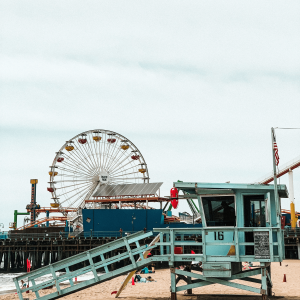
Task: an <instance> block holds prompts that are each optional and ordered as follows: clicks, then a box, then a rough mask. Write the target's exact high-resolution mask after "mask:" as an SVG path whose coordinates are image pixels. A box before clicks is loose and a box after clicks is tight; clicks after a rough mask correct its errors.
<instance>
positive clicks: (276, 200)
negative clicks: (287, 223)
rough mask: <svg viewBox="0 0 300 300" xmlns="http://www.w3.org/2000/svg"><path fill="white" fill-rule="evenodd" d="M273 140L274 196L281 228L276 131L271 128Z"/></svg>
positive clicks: (277, 218)
mask: <svg viewBox="0 0 300 300" xmlns="http://www.w3.org/2000/svg"><path fill="white" fill-rule="evenodd" d="M271 139H272V159H273V176H274V194H275V195H274V196H275V204H276V225H277V226H278V225H280V228H281V220H280V211H279V209H280V208H279V207H280V206H279V197H278V188H277V174H276V162H275V149H274V143H276V137H275V130H274V128H273V127H272V128H271Z"/></svg>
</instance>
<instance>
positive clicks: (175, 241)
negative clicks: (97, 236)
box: [14, 182, 288, 300]
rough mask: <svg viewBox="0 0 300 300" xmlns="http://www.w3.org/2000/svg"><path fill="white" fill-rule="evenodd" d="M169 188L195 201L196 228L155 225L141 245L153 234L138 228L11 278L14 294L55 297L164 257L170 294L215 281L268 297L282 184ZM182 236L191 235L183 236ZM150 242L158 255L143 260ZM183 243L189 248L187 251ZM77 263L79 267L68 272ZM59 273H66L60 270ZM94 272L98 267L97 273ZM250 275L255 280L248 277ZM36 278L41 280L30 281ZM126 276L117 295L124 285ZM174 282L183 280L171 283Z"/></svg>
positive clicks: (278, 245)
mask: <svg viewBox="0 0 300 300" xmlns="http://www.w3.org/2000/svg"><path fill="white" fill-rule="evenodd" d="M174 186H175V187H176V188H177V189H178V190H181V191H183V192H184V193H185V195H184V196H180V197H179V198H181V199H185V198H188V199H197V201H198V205H199V210H200V214H201V218H202V228H199V227H198V228H156V229H154V230H153V231H154V232H157V233H158V236H159V239H158V237H157V238H156V240H155V243H152V244H150V245H149V247H146V246H143V247H140V244H139V241H140V240H141V239H143V238H145V237H148V236H151V235H152V236H153V235H154V234H153V232H149V233H144V232H140V233H137V234H133V235H129V236H128V237H124V238H121V239H119V240H116V241H114V242H111V243H107V244H106V245H103V246H100V247H97V248H94V249H92V250H89V251H86V252H83V253H81V254H78V255H75V256H73V257H70V258H67V259H65V260H62V261H60V262H57V263H54V264H52V265H50V266H46V267H43V268H41V269H39V270H36V271H33V272H30V273H28V274H24V275H22V276H19V277H16V278H15V279H14V281H15V284H16V288H17V291H18V295H19V297H20V299H23V298H22V293H24V292H26V291H27V290H32V291H34V292H35V294H36V297H37V298H38V299H56V298H60V297H63V296H65V295H68V294H70V293H74V292H76V291H78V290H81V289H84V288H87V287H90V286H92V285H95V284H101V282H103V281H106V280H109V279H112V278H114V277H116V276H119V275H122V274H125V273H128V272H130V273H129V275H128V278H130V276H132V274H133V273H134V272H133V271H134V270H136V269H139V268H141V267H143V266H146V265H148V264H150V263H152V262H154V261H167V262H168V263H169V266H170V270H171V299H172V300H175V299H176V293H177V292H179V291H182V290H187V292H188V293H191V292H192V289H193V288H196V287H201V286H206V285H210V284H214V283H219V284H222V285H226V286H230V287H235V288H239V289H243V290H246V291H251V292H255V293H258V294H262V297H263V299H266V297H267V295H271V294H272V281H271V266H270V264H271V262H280V261H282V260H283V259H284V251H283V249H284V245H283V233H282V230H281V223H280V198H286V197H288V193H287V188H286V186H285V185H278V186H277V187H275V190H274V186H273V185H261V184H251V185H248V184H227V183H224V184H223V183H222V184H215V183H195V182H176V183H174ZM186 237H189V238H190V237H192V238H193V239H192V240H189V241H187V240H186ZM124 245H125V246H126V248H127V252H125V253H122V254H119V255H116V256H112V257H109V256H107V254H108V253H110V251H111V250H115V249H118V248H119V247H123V246H124ZM156 246H159V247H160V255H155V256H152V257H151V258H147V255H146V254H147V251H149V250H150V249H152V248H154V247H156ZM186 246H189V247H192V249H193V253H192V254H191V253H190V251H187V249H186V248H185V247H186ZM128 258H129V259H130V261H131V264H130V265H127V266H126V267H122V268H117V269H115V270H114V271H109V269H108V266H109V265H110V264H112V263H115V262H116V261H120V260H122V259H128ZM137 259H139V260H137ZM245 261H246V262H256V263H259V265H257V266H255V267H254V268H253V269H251V270H246V271H243V270H242V262H245ZM195 262H196V263H195ZM201 263H202V264H201ZM76 264H77V265H78V264H81V265H82V267H81V268H79V269H76V270H74V271H73V268H72V267H73V266H74V265H76ZM181 265H185V269H184V270H182V269H179V268H177V267H178V266H181ZM58 271H61V272H62V271H64V272H65V273H64V274H62V275H59V274H57V272H58ZM90 271H92V272H93V274H94V278H93V279H90V280H88V281H85V282H84V283H80V284H77V285H74V284H73V278H74V277H76V276H78V275H80V274H84V273H87V272H90ZM97 271H104V274H103V273H102V274H98V273H97ZM132 272H133V273H132ZM49 275H50V279H49ZM255 275H260V276H261V278H260V279H258V278H253V277H252V276H255ZM43 276H46V277H47V280H46V281H45V282H43V283H39V284H36V280H39V279H40V278H41V277H43ZM128 278H127V280H125V282H124V284H123V285H122V287H121V288H120V290H119V292H118V294H117V295H119V294H120V292H121V291H122V289H123V288H124V287H125V286H126V282H128ZM21 279H23V280H26V281H27V280H28V281H29V282H31V286H30V287H28V288H25V289H22V290H21V289H20V283H19V282H20V280H21ZM235 279H239V280H243V281H244V282H245V283H247V282H249V281H250V282H254V283H256V284H257V287H253V286H249V285H246V284H241V283H236V282H233V280H235ZM65 280H68V281H69V282H70V286H69V287H66V288H64V289H61V288H60V286H59V283H60V282H63V281H65ZM180 280H184V281H185V282H186V285H183V286H177V283H178V282H179V281H180ZM52 285H54V286H55V287H56V291H55V292H54V293H51V294H48V295H45V296H40V295H39V290H40V289H42V288H45V287H49V286H52Z"/></svg>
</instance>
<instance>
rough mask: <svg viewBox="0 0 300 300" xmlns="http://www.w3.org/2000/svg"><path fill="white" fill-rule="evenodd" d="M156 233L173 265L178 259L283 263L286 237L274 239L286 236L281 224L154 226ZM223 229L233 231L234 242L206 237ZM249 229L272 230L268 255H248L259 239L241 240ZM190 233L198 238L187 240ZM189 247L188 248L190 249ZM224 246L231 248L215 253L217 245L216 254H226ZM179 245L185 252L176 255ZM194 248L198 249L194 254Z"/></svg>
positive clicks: (254, 230)
mask: <svg viewBox="0 0 300 300" xmlns="http://www.w3.org/2000/svg"><path fill="white" fill-rule="evenodd" d="M153 232H154V233H159V234H160V242H159V243H157V246H159V247H160V255H162V256H164V257H166V256H167V257H168V258H169V265H170V266H173V263H174V262H184V261H187V260H188V261H201V262H249V261H251V262H254V261H255V262H272V261H273V262H279V261H282V257H283V255H284V254H283V244H282V241H283V237H282V239H279V240H278V241H273V237H274V236H277V234H281V235H283V232H280V229H279V228H277V227H275V228H274V227H263V228H249V227H234V228H225V227H213V228H201V229H199V228H195V229H193V228H189V229H187V228H186V229H185V228H176V229H175V228H174V229H169V228H154V229H153ZM219 232H223V233H229V234H231V235H232V237H233V241H232V242H223V241H222V240H220V241H217V240H216V241H214V242H208V241H206V236H208V234H209V233H213V234H214V235H215V233H216V237H217V235H218V233H219ZM245 232H258V233H261V232H264V233H268V237H269V251H270V255H269V257H268V258H263V257H261V258H259V257H258V256H255V255H254V254H253V255H247V254H245V247H246V246H247V247H249V246H250V247H253V248H254V247H255V246H256V245H255V242H244V241H243V240H244V238H243V239H241V238H240V240H239V237H241V236H243V235H244V233H245ZM186 236H189V237H190V238H194V241H193V240H192V241H191V240H189V241H187V240H185V237H186ZM185 246H189V247H188V249H187V250H188V251H189V252H187V251H186V250H185ZM224 246H225V247H226V246H227V248H228V251H226V252H227V254H225V255H211V254H210V250H211V249H210V248H211V247H214V253H222V252H223V253H224ZM176 247H181V248H182V249H181V251H182V254H178V253H177V254H176V253H175V251H176ZM190 249H192V250H193V252H195V253H194V254H191V252H190Z"/></svg>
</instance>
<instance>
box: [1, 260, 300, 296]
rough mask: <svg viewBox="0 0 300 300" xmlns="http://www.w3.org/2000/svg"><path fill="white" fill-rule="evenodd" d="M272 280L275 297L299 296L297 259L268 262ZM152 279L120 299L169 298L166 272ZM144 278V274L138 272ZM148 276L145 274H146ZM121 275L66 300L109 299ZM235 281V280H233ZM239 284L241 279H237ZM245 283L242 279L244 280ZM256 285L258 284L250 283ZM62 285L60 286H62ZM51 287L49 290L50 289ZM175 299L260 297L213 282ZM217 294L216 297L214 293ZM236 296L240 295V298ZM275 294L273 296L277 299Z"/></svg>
mask: <svg viewBox="0 0 300 300" xmlns="http://www.w3.org/2000/svg"><path fill="white" fill-rule="evenodd" d="M271 268H272V281H273V285H274V286H273V292H274V293H275V296H277V297H278V296H280V297H278V299H280V298H281V299H283V298H282V297H284V298H285V299H300V260H285V261H283V262H282V265H281V266H280V264H279V263H272V266H271ZM284 274H286V278H287V282H283V276H284ZM149 275H151V276H152V278H153V279H154V280H155V282H147V283H136V284H135V285H131V283H129V284H128V285H127V287H126V289H125V290H124V291H123V292H122V294H121V295H120V297H119V298H120V299H126V300H137V299H169V297H170V271H169V269H167V270H157V271H156V273H155V274H149ZM142 276H143V277H146V275H142ZM147 276H148V274H147ZM124 278H125V275H123V276H120V277H118V278H115V279H112V280H110V281H106V282H104V283H102V284H99V285H97V286H94V287H91V288H88V289H85V290H82V291H79V292H77V293H75V294H71V295H68V296H66V297H64V299H66V300H71V299H91V300H94V299H95V300H96V299H97V300H104V299H113V298H114V296H115V295H111V293H112V292H113V291H116V290H118V288H119V287H120V285H121V283H122V282H123V280H124ZM237 282H239V281H238V280H237ZM240 283H242V282H240ZM244 284H245V282H244ZM247 284H249V285H250V284H251V283H250V282H249V283H247ZM178 285H184V282H182V281H181V282H179V284H178ZM253 286H256V287H258V285H255V284H253ZM62 288H63V287H62ZM53 291H54V290H52V292H53ZM50 292H51V290H44V291H41V292H40V295H44V294H48V293H50ZM177 295H178V299H210V298H211V297H209V295H215V297H213V298H212V299H225V298H224V296H225V295H232V296H231V297H229V298H226V299H230V298H232V299H245V298H248V297H247V295H249V296H251V295H252V297H249V298H250V299H256V298H257V299H261V296H259V295H258V297H253V296H254V295H256V296H257V294H254V293H251V292H247V291H242V290H239V289H235V288H230V287H226V286H222V285H218V284H213V285H210V286H207V287H202V288H196V289H193V295H192V296H190V295H189V296H187V295H184V292H183V291H182V292H178V293H177ZM217 295H220V296H217ZM238 295H241V296H240V297H239V296H238ZM23 297H28V298H29V299H30V300H31V299H35V298H36V297H35V294H34V293H29V294H23ZM277 297H276V298H277ZM12 299H19V298H18V296H17V295H16V294H14V293H11V294H6V295H2V296H0V300H12Z"/></svg>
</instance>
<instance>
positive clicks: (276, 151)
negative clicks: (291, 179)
mask: <svg viewBox="0 0 300 300" xmlns="http://www.w3.org/2000/svg"><path fill="white" fill-rule="evenodd" d="M273 149H274V155H275V163H276V166H278V165H279V154H278V147H277V143H276V142H274V143H273Z"/></svg>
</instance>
